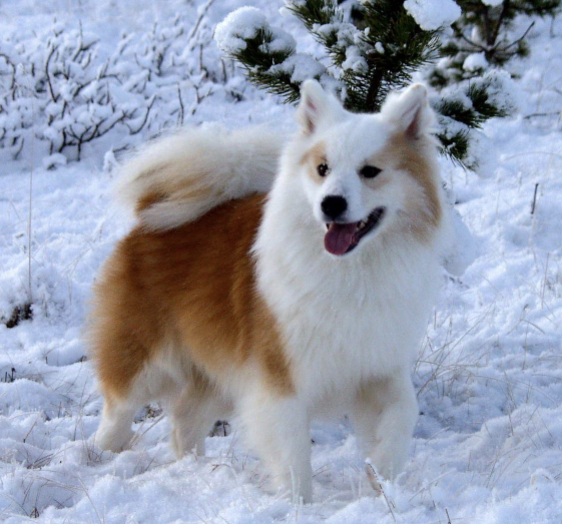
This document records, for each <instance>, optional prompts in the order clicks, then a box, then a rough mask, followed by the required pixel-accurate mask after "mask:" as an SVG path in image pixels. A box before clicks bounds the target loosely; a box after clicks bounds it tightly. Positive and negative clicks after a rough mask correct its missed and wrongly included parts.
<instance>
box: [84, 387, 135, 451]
mask: <svg viewBox="0 0 562 524" xmlns="http://www.w3.org/2000/svg"><path fill="white" fill-rule="evenodd" d="M141 406H142V403H140V404H139V403H137V402H134V399H129V398H117V397H112V396H109V395H106V397H105V401H104V406H103V412H102V418H101V422H100V425H99V428H98V430H97V432H96V435H95V437H94V441H95V443H96V444H97V445H98V446H99V447H100V448H102V449H105V450H109V451H114V452H115V453H117V452H119V451H123V450H124V449H126V447H127V445H128V444H129V442H130V440H131V437H132V436H133V431H132V429H131V425H132V423H133V418H134V416H135V413H136V412H137V410H138V409H139V408H140V407H141Z"/></svg>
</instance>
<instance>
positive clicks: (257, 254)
mask: <svg viewBox="0 0 562 524" xmlns="http://www.w3.org/2000/svg"><path fill="white" fill-rule="evenodd" d="M426 98H427V95H426V91H425V88H424V87H423V86H420V85H414V86H412V87H410V88H409V89H407V90H405V91H404V92H403V93H402V94H400V95H393V96H391V97H390V98H389V100H388V101H387V102H386V104H385V105H384V107H383V108H382V111H381V112H380V113H378V114H369V115H368V114H362V115H358V114H351V113H349V112H347V111H345V110H344V109H343V108H342V107H341V105H340V103H339V102H338V101H337V100H336V99H335V98H333V97H332V96H331V95H328V94H326V93H325V92H324V91H323V90H322V88H321V87H320V85H319V84H318V83H317V82H314V81H307V82H305V83H304V85H303V89H302V99H301V103H300V106H299V109H298V120H299V123H300V128H301V129H300V132H299V133H298V135H297V136H296V137H295V138H294V139H293V140H292V141H291V142H289V143H288V144H286V145H284V144H283V141H282V139H280V138H279V137H278V136H277V135H275V134H272V133H270V132H266V131H264V130H263V129H255V128H254V129H248V130H242V131H237V132H227V131H224V130H223V129H219V128H216V127H214V128H213V127H211V128H202V129H199V130H189V131H184V132H182V133H180V134H178V135H175V136H173V137H169V138H166V139H163V140H161V141H160V142H156V143H155V144H153V145H152V146H150V147H149V148H148V149H147V150H145V152H143V153H141V154H140V155H139V156H138V157H137V158H136V159H134V160H133V161H132V162H131V163H130V164H129V165H128V167H127V171H128V174H127V175H126V176H125V179H124V180H125V181H124V183H123V185H122V193H123V194H124V196H125V197H126V198H127V199H129V201H131V202H133V204H134V206H135V208H136V211H137V214H138V217H139V223H138V225H137V227H136V228H135V229H133V231H131V232H130V233H129V235H128V236H127V237H125V238H124V239H123V240H122V241H121V242H120V243H119V245H118V246H117V248H116V250H115V252H114V253H113V255H112V256H111V258H110V259H109V260H108V262H107V264H106V265H105V268H104V270H103V273H102V276H101V279H100V282H99V283H98V285H97V288H96V302H95V309H94V311H93V314H92V322H91V331H90V334H91V343H92V348H93V355H94V358H95V363H96V366H97V372H98V377H99V381H100V385H101V388H102V391H103V393H104V395H105V406H104V410H103V418H102V422H101V424H100V428H99V430H98V432H97V435H96V441H97V443H98V444H99V445H100V446H101V447H102V448H104V449H110V450H114V451H119V450H121V449H123V448H124V447H126V446H127V444H128V442H129V440H130V438H131V435H132V432H131V423H132V421H133V417H134V415H135V412H136V411H137V410H138V408H139V407H141V406H142V405H143V404H145V403H147V402H149V401H150V400H153V399H162V400H164V401H165V402H167V403H168V404H169V406H170V408H171V416H172V421H173V435H172V439H173V445H174V448H175V450H176V452H177V454H178V455H179V456H181V455H182V454H185V453H187V452H190V451H192V450H193V449H196V450H197V452H198V453H204V439H205V436H206V435H207V434H208V432H209V430H210V428H211V427H212V424H213V422H214V421H215V420H218V419H220V418H222V417H225V416H229V414H231V413H234V414H236V415H238V416H239V418H240V420H241V421H242V423H243V426H244V433H245V435H246V436H247V439H248V443H249V445H250V446H252V447H253V449H255V450H256V451H257V453H258V454H259V455H260V457H261V458H262V460H263V461H264V462H265V463H266V465H267V467H268V471H269V472H270V474H271V476H272V478H273V479H274V481H275V482H276V484H277V486H279V487H282V488H286V489H290V490H292V492H293V494H294V495H295V496H297V497H302V499H303V500H304V501H310V500H311V497H312V470H311V465H310V448H311V442H310V434H309V425H310V420H311V418H313V417H316V416H320V415H325V414H330V413H335V414H341V413H349V415H350V417H351V420H352V422H353V424H354V427H355V431H356V433H357V437H358V440H359V442H360V445H361V446H362V450H361V452H362V453H363V455H364V456H365V457H366V458H369V459H370V461H371V463H372V464H373V466H374V467H375V468H376V469H377V471H378V472H379V474H380V475H382V476H383V477H384V478H393V477H394V476H395V475H396V474H397V473H399V472H400V470H401V468H403V466H404V463H405V461H406V459H407V454H408V446H409V443H410V440H411V437H412V432H413V429H414V425H415V423H416V419H417V415H418V408H417V402H416V395H415V392H414V388H413V386H412V381H411V378H410V367H411V364H412V362H413V360H414V358H415V354H416V349H417V347H418V345H419V343H420V339H421V337H422V335H423V333H424V330H425V327H426V323H427V320H428V316H429V314H430V311H431V309H432V307H433V305H434V303H435V299H436V295H437V293H438V290H439V286H440V279H441V276H440V275H441V269H440V252H441V246H442V245H443V242H444V240H445V239H446V237H447V236H448V235H449V233H448V231H449V229H450V227H449V219H448V214H447V213H446V211H445V209H444V203H443V195H442V192H441V182H440V177H439V174H438V170H437V167H436V154H437V153H436V146H435V142H434V139H433V138H432V137H431V134H430V131H431V124H432V114H431V110H430V109H429V108H428V105H427V101H426ZM282 148H283V151H282V153H280V151H281V149H282ZM278 165H279V167H278ZM264 193H267V195H265V196H264Z"/></svg>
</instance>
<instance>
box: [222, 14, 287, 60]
mask: <svg viewBox="0 0 562 524" xmlns="http://www.w3.org/2000/svg"><path fill="white" fill-rule="evenodd" d="M259 31H268V32H270V33H271V35H272V40H271V42H270V43H268V44H267V46H266V49H264V50H263V51H264V52H279V51H285V52H287V53H291V52H293V51H294V50H295V46H296V42H295V40H294V39H293V37H292V36H291V35H290V34H289V33H287V32H285V31H283V30H280V29H277V28H272V27H271V26H270V25H269V23H268V21H267V18H266V17H265V15H264V13H263V12H262V11H261V10H259V9H257V8H255V7H249V6H246V7H241V8H240V9H237V10H236V11H233V12H232V13H230V14H229V15H228V16H227V17H226V18H225V19H224V20H223V21H222V22H221V23H220V24H218V25H217V27H216V29H215V40H216V42H217V45H218V46H219V47H220V49H221V50H222V51H224V52H225V53H227V54H230V55H234V54H236V53H239V52H240V51H243V50H244V49H246V45H247V44H246V42H245V41H244V40H245V39H251V38H255V37H256V36H257V35H258V32H259Z"/></svg>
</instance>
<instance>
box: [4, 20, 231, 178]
mask: <svg viewBox="0 0 562 524" xmlns="http://www.w3.org/2000/svg"><path fill="white" fill-rule="evenodd" d="M188 28H190V30H188ZM210 41H211V30H210V28H209V25H208V24H207V23H206V22H205V20H203V17H201V18H200V19H199V20H198V21H197V23H196V25H195V26H193V25H192V24H191V23H190V24H189V25H188V24H187V23H186V22H184V21H183V20H182V19H180V18H179V17H178V18H176V20H175V21H174V22H173V23H172V24H171V25H167V26H166V25H160V24H158V23H155V24H154V26H153V28H152V31H151V32H149V33H147V34H145V35H142V34H141V35H139V34H135V33H133V34H130V35H127V34H124V35H122V36H121V38H120V39H119V41H118V42H117V45H116V46H115V48H114V49H113V50H108V49H107V47H108V46H107V45H105V46H103V45H102V44H101V43H100V41H99V40H98V38H97V37H96V35H94V34H92V33H89V32H86V31H84V30H83V29H82V27H81V26H80V27H78V28H74V29H67V28H66V27H65V26H63V25H62V24H57V23H56V22H55V23H53V25H52V26H51V27H49V28H48V29H46V30H45V31H43V32H40V33H34V34H24V35H21V34H20V33H17V32H14V33H12V34H10V35H7V37H6V38H4V39H3V40H2V41H1V42H0V157H1V156H2V154H3V153H4V154H6V153H7V154H8V155H9V156H10V157H12V158H22V157H26V156H31V155H34V156H39V157H43V163H44V165H45V167H52V166H54V165H56V164H60V163H66V161H67V160H74V159H80V158H81V155H82V152H83V149H84V147H85V146H86V145H87V144H90V143H92V142H94V141H99V139H101V138H103V137H105V138H106V139H107V140H106V141H105V142H104V145H103V146H102V147H104V148H105V150H107V149H109V148H113V149H120V148H124V147H127V146H128V145H130V143H131V141H132V137H133V136H134V135H141V137H142V138H146V137H148V136H152V135H154V134H156V133H158V131H160V130H161V129H162V128H164V127H170V126H173V125H177V124H181V123H183V121H184V119H185V117H186V113H188V112H189V113H193V112H194V111H195V105H194V104H197V103H198V102H200V101H201V100H202V99H203V98H205V97H206V96H208V95H209V94H211V93H212V90H213V84H214V83H216V82H220V81H224V75H225V74H224V72H223V71H222V70H220V69H219V68H218V66H215V67H214V68H210V67H209V66H208V64H207V63H206V62H205V60H204V56H203V53H204V49H205V48H206V46H208V44H209V42H210ZM219 77H221V80H219ZM188 103H189V105H187V104H188ZM102 153H103V151H102Z"/></svg>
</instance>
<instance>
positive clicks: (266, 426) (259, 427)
mask: <svg viewBox="0 0 562 524" xmlns="http://www.w3.org/2000/svg"><path fill="white" fill-rule="evenodd" d="M252 393H253V394H247V395H245V397H244V399H243V400H242V402H241V405H240V406H239V408H240V411H241V417H242V422H243V423H244V426H245V432H246V436H247V438H248V441H249V444H250V445H251V446H252V447H253V449H255V450H256V451H257V453H258V455H259V456H260V458H261V459H262V460H263V461H264V463H265V464H266V466H267V467H268V469H269V471H270V473H272V476H273V483H274V485H275V487H277V488H281V489H283V490H288V491H289V492H290V493H291V494H292V495H293V497H294V498H295V499H296V501H298V500H299V499H302V501H303V502H311V501H312V468H311V465H310V447H311V444H310V430H309V417H308V413H307V410H306V407H305V406H304V405H303V403H302V402H300V401H299V400H298V399H297V398H295V397H293V396H278V395H277V394H275V393H273V392H271V391H270V392H266V391H264V390H263V389H261V388H259V390H258V391H253V392H252Z"/></svg>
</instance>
